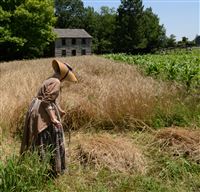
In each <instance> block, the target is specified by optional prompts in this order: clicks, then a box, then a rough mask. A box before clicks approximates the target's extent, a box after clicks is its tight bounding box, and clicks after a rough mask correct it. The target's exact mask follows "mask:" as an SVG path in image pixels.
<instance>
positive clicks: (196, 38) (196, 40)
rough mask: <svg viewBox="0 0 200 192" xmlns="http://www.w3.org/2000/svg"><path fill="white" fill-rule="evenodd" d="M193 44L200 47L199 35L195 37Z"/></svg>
mask: <svg viewBox="0 0 200 192" xmlns="http://www.w3.org/2000/svg"><path fill="white" fill-rule="evenodd" d="M195 43H196V45H197V46H200V35H197V36H196V37H195Z"/></svg>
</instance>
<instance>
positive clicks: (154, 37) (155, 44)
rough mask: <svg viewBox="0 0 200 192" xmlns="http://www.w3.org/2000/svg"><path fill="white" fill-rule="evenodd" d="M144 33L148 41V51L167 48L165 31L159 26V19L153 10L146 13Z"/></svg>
mask: <svg viewBox="0 0 200 192" xmlns="http://www.w3.org/2000/svg"><path fill="white" fill-rule="evenodd" d="M144 27H145V30H144V33H145V38H146V41H147V46H146V49H147V51H152V50H154V49H155V48H160V47H164V46H165V39H166V35H165V29H164V26H163V25H160V24H159V18H158V16H157V15H155V14H154V13H153V12H152V9H151V8H147V9H146V10H145V11H144Z"/></svg>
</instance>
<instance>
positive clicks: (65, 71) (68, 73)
mask: <svg viewBox="0 0 200 192" xmlns="http://www.w3.org/2000/svg"><path fill="white" fill-rule="evenodd" d="M52 67H53V69H54V71H55V72H56V73H60V75H61V79H60V80H64V79H65V80H68V81H72V82H77V81H78V80H77V78H76V76H75V75H74V73H73V72H72V67H71V66H70V65H69V64H68V63H62V62H60V61H58V60H55V59H54V60H53V61H52Z"/></svg>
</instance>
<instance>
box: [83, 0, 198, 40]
mask: <svg viewBox="0 0 200 192" xmlns="http://www.w3.org/2000/svg"><path fill="white" fill-rule="evenodd" d="M83 3H84V6H85V7H87V6H91V7H94V9H95V10H96V11H98V10H100V7H101V6H108V7H114V8H115V10H117V8H118V7H119V5H120V3H121V1H120V0H83ZM143 5H144V8H148V7H151V8H152V10H153V13H154V14H156V15H158V17H159V18H160V24H163V25H164V27H165V29H166V35H167V36H168V37H169V36H170V35H171V34H173V35H175V36H176V40H177V41H179V40H181V39H182V37H184V36H185V37H187V38H188V39H189V40H193V39H194V38H195V37H196V35H200V0H143Z"/></svg>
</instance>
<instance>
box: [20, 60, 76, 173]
mask: <svg viewBox="0 0 200 192" xmlns="http://www.w3.org/2000/svg"><path fill="white" fill-rule="evenodd" d="M52 67H53V69H54V74H53V75H52V76H51V77H50V78H48V79H46V80H45V81H44V82H43V83H42V85H41V87H40V88H39V91H38V93H37V96H36V97H35V98H34V99H33V100H32V102H31V104H30V106H29V109H28V112H27V114H26V120H25V126H24V132H23V138H22V143H21V150H20V153H21V154H23V153H24V152H26V151H27V150H30V151H33V150H36V149H37V150H38V153H39V155H40V157H41V159H44V158H45V156H46V154H47V152H48V151H49V150H50V152H51V165H52V170H53V173H54V174H56V175H58V174H62V173H63V172H64V170H65V146H64V132H63V126H62V124H61V117H62V116H63V115H64V114H65V112H64V111H63V110H62V109H61V107H60V106H59V102H58V98H59V95H60V86H61V82H63V81H64V80H68V81H71V82H77V78H76V76H75V75H74V73H73V72H72V68H71V66H70V65H69V64H66V63H62V62H60V61H58V60H53V61H52Z"/></svg>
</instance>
